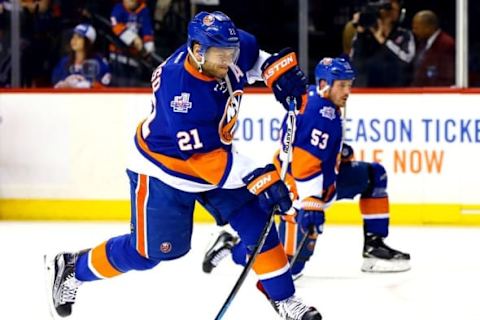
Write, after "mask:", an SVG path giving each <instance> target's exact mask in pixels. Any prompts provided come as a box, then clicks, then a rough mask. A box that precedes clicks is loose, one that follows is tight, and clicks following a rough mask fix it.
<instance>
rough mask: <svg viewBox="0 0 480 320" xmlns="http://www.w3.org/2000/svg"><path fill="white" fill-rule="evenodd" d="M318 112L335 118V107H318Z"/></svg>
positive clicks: (326, 116)
mask: <svg viewBox="0 0 480 320" xmlns="http://www.w3.org/2000/svg"><path fill="white" fill-rule="evenodd" d="M319 113H320V114H321V115H322V116H323V117H325V118H328V119H330V120H333V119H335V118H336V115H335V108H333V107H329V106H324V107H323V108H322V109H320V111H319Z"/></svg>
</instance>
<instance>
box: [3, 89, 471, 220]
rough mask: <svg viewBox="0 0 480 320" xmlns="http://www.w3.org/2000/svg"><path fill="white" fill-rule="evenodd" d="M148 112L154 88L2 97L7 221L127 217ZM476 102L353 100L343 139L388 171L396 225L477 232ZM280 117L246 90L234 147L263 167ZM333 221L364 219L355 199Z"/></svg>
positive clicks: (451, 94) (267, 99)
mask: <svg viewBox="0 0 480 320" xmlns="http://www.w3.org/2000/svg"><path fill="white" fill-rule="evenodd" d="M150 105H151V103H150V94H148V93H147V92H140V93H138V92H125V93H118V92H114V91H108V92H98V91H97V92H94V93H79V92H78V91H73V92H65V93H58V92H55V93H53V92H51V91H45V92H23V91H18V92H13V93H5V92H2V93H0V219H61V220H71V219H73V220H117V219H128V217H129V203H128V198H129V194H128V192H129V189H128V180H127V177H126V174H125V166H126V162H127V160H126V159H127V147H126V146H127V144H129V143H131V141H132V137H133V132H134V128H135V126H136V125H137V123H138V122H139V121H140V120H141V119H143V118H145V117H146V116H147V115H148V113H149V112H150ZM479 105H480V93H478V92H471V91H451V90H449V91H445V92H422V91H400V90H396V91H390V92H385V91H381V92H371V91H369V92H356V93H354V94H352V96H351V98H350V101H349V105H348V111H347V121H346V136H345V140H346V141H347V142H348V143H350V144H351V145H352V146H353V148H354V149H355V154H356V158H357V159H359V160H367V161H372V160H375V161H380V162H381V163H382V164H383V165H384V166H385V167H386V169H387V172H388V174H389V186H388V188H389V194H390V202H391V207H392V210H391V218H392V223H394V224H453V225H455V224H456V225H470V224H474V225H480V197H479V195H480V194H479V192H478V181H479V180H480V179H479V178H480V172H479V170H478V159H479V158H480V148H479V146H480V109H478V106H479ZM192 108H195V106H192ZM282 115H283V109H282V108H281V107H280V105H278V104H277V103H276V102H275V100H274V99H273V96H272V95H270V94H264V93H258V92H249V93H246V94H245V95H244V97H243V100H242V106H241V111H240V120H239V124H238V128H237V132H236V140H237V141H235V144H236V145H237V147H238V149H239V150H240V151H241V152H243V153H246V154H250V155H251V157H254V158H255V159H257V160H258V161H259V163H266V162H268V161H269V160H270V159H271V155H272V154H273V152H274V151H275V149H276V147H277V139H278V134H279V127H280V122H281V119H282ZM195 219H196V220H197V221H212V220H211V219H210V218H209V216H208V214H207V213H206V212H205V211H204V210H202V209H201V208H199V209H197V210H196V215H195ZM327 219H328V222H329V223H358V222H360V221H361V218H360V214H359V210H358V208H357V205H356V203H355V202H351V201H350V202H349V201H346V202H339V203H336V204H335V205H334V206H333V207H332V208H331V209H329V210H328V212H327Z"/></svg>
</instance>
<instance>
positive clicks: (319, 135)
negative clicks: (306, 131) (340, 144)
mask: <svg viewBox="0 0 480 320" xmlns="http://www.w3.org/2000/svg"><path fill="white" fill-rule="evenodd" d="M329 137H330V136H329V135H328V133H326V132H322V131H320V130H318V129H313V130H312V138H311V139H310V143H311V144H313V145H314V146H315V147H318V148H320V149H325V148H326V147H327V144H328V138H329Z"/></svg>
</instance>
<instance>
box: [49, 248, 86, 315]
mask: <svg viewBox="0 0 480 320" xmlns="http://www.w3.org/2000/svg"><path fill="white" fill-rule="evenodd" d="M77 258H78V254H77V253H59V254H57V255H56V256H55V257H54V258H52V259H50V258H48V257H47V256H44V259H45V269H46V273H47V279H46V280H47V298H48V302H49V308H50V313H51V314H52V316H53V317H54V318H56V317H62V318H63V317H68V316H69V315H71V313H72V305H73V304H74V303H75V298H76V295H77V289H78V287H79V286H80V285H81V284H82V282H81V281H79V280H77V279H76V278H75V263H76V262H77Z"/></svg>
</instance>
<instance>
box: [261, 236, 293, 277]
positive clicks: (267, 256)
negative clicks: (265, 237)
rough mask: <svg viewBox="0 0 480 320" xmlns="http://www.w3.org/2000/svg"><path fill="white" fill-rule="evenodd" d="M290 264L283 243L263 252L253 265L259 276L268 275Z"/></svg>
mask: <svg viewBox="0 0 480 320" xmlns="http://www.w3.org/2000/svg"><path fill="white" fill-rule="evenodd" d="M287 264H288V260H287V256H286V255H285V250H284V249H283V246H282V244H281V243H279V244H278V245H277V246H276V247H274V248H272V249H270V250H268V251H265V252H262V253H260V254H259V255H258V256H257V259H256V260H255V263H254V264H253V270H255V273H256V274H257V275H261V274H266V273H270V272H274V271H277V270H280V269H282V268H284V267H285V265H287Z"/></svg>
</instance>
